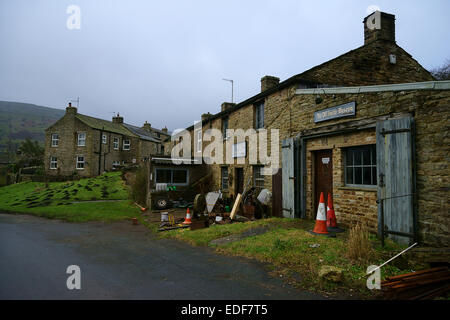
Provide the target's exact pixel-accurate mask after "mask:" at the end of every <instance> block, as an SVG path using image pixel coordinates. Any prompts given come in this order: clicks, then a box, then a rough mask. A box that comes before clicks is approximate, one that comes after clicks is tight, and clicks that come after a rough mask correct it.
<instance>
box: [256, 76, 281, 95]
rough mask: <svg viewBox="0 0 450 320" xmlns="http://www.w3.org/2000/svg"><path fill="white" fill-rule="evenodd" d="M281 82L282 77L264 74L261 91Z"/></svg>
mask: <svg viewBox="0 0 450 320" xmlns="http://www.w3.org/2000/svg"><path fill="white" fill-rule="evenodd" d="M279 83H280V78H277V77H274V76H264V77H262V78H261V92H263V91H266V90H267V89H270V88H272V87H275V86H277V85H278V84H279Z"/></svg>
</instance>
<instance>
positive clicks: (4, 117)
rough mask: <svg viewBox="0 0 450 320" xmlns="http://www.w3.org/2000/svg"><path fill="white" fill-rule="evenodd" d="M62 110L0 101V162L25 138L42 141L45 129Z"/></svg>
mask: <svg viewBox="0 0 450 320" xmlns="http://www.w3.org/2000/svg"><path fill="white" fill-rule="evenodd" d="M64 112H65V111H64V110H61V109H54V108H48V107H42V106H37V105H34V104H29V103H20V102H9V101H0V162H7V161H8V150H11V151H12V153H14V152H15V150H16V149H17V147H18V145H19V144H20V142H21V141H22V140H25V139H26V138H30V139H34V140H38V141H40V142H42V143H43V142H44V138H45V131H44V130H45V129H46V128H47V127H49V126H50V125H51V124H53V123H55V122H56V121H57V120H58V119H60V118H61V117H62V116H63V115H64Z"/></svg>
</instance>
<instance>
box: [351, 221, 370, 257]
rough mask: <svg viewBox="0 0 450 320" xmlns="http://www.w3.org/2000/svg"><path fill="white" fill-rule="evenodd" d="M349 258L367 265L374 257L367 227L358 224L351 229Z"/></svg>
mask: <svg viewBox="0 0 450 320" xmlns="http://www.w3.org/2000/svg"><path fill="white" fill-rule="evenodd" d="M347 249H348V251H347V252H348V257H349V258H350V259H351V260H353V261H354V262H356V263H367V262H368V260H369V259H370V258H371V257H372V255H373V249H372V245H371V243H370V240H369V231H368V230H367V228H366V226H365V225H363V224H361V223H358V224H357V225H356V226H355V227H353V228H352V229H350V233H349V237H348V247H347Z"/></svg>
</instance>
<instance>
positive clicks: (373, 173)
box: [372, 167, 377, 185]
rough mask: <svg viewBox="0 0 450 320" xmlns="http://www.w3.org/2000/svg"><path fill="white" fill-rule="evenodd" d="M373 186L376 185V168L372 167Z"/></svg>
mask: <svg viewBox="0 0 450 320" xmlns="http://www.w3.org/2000/svg"><path fill="white" fill-rule="evenodd" d="M372 176H373V184H374V185H377V167H372Z"/></svg>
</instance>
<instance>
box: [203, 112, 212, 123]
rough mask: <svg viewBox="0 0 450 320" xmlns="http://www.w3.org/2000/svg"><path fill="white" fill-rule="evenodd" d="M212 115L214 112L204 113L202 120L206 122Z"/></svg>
mask: <svg viewBox="0 0 450 320" xmlns="http://www.w3.org/2000/svg"><path fill="white" fill-rule="evenodd" d="M211 116H212V114H211V113H209V112H208V113H203V114H202V122H204V121H208V119H209V117H211Z"/></svg>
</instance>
